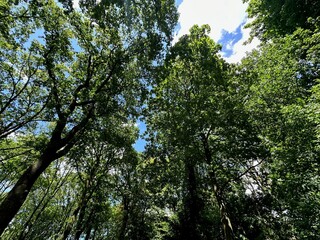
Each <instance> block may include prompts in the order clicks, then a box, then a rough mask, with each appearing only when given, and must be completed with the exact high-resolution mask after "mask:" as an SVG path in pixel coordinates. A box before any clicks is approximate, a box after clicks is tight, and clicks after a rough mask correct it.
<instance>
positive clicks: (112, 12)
mask: <svg viewBox="0 0 320 240" xmlns="http://www.w3.org/2000/svg"><path fill="white" fill-rule="evenodd" d="M82 4H83V7H82V8H81V9H80V10H72V9H67V8H64V7H63V6H61V4H58V3H57V2H55V1H49V2H47V1H31V2H29V3H19V2H17V5H8V4H6V5H5V8H1V9H4V12H3V13H2V15H3V16H4V17H3V18H2V19H4V20H2V21H7V18H12V15H10V14H9V15H7V14H6V13H7V12H8V11H9V12H11V13H16V12H26V13H28V14H30V15H28V21H27V24H22V23H24V22H23V21H24V19H25V18H24V16H20V17H19V18H17V19H15V21H14V24H13V25H9V27H10V30H11V31H12V32H13V36H12V38H11V39H12V41H14V43H13V44H9V45H3V44H2V46H1V52H4V53H5V55H4V56H5V59H2V60H1V63H2V65H3V68H4V70H5V72H4V74H2V75H1V82H2V90H1V95H2V97H1V98H2V99H5V101H4V107H3V109H4V110H3V111H2V116H1V121H2V122H1V125H2V126H5V128H4V129H5V130H4V131H2V133H4V136H8V134H10V133H13V132H15V131H16V130H18V129H20V130H21V132H22V133H23V134H25V133H26V132H27V130H28V127H29V125H30V124H31V123H33V124H34V125H33V126H32V127H33V128H32V129H31V131H32V132H33V133H34V134H38V133H39V132H42V133H44V135H45V136H46V139H44V141H43V142H41V144H39V145H40V146H39V148H40V153H39V156H38V159H37V160H36V161H35V162H34V163H33V164H31V165H29V167H28V168H27V169H26V170H25V172H24V173H23V174H22V175H21V177H20V178H19V179H18V181H17V183H16V184H15V185H14V186H13V187H12V189H11V190H10V192H9V193H8V194H7V196H6V198H5V199H4V200H3V201H2V203H1V205H0V215H1V216H2V217H1V220H0V232H1V233H2V232H3V231H4V229H5V228H6V227H7V226H8V224H9V222H10V221H11V220H12V218H13V217H14V216H15V214H16V213H17V212H18V210H19V209H20V207H21V205H22V204H23V203H24V201H25V199H26V197H27V196H28V194H29V192H30V190H31V188H32V186H33V185H34V183H35V181H36V180H37V179H38V178H39V176H40V175H41V174H42V173H43V172H44V171H45V169H46V168H48V166H49V165H50V164H51V163H52V162H54V161H55V160H56V159H58V158H60V157H62V156H64V155H66V154H67V153H68V152H69V151H70V149H72V148H73V147H74V145H75V144H76V143H77V142H78V140H79V139H80V138H81V136H82V134H83V133H84V131H85V129H86V127H87V125H88V124H89V123H94V124H99V121H100V120H99V119H101V118H102V117H103V118H108V117H116V116H117V114H116V113H117V112H119V111H124V112H125V113H126V115H125V116H129V115H130V114H134V112H132V111H131V110H135V106H136V105H135V104H136V102H137V101H136V100H135V99H139V97H141V92H142V91H143V83H142V81H140V80H139V79H141V77H147V75H146V73H147V72H146V71H147V70H149V69H150V66H151V63H152V60H154V59H156V57H157V56H159V55H158V53H159V52H160V51H161V50H162V49H163V46H164V45H165V43H166V42H168V40H170V37H171V31H172V28H173V26H174V25H175V21H176V18H177V15H176V12H175V7H174V2H173V1H170V2H166V3H164V2H162V1H157V0H156V1H139V2H135V3H133V2H131V3H127V4H126V5H123V4H121V3H119V2H114V3H109V2H108V3H106V2H103V3H94V4H92V3H91V2H84V1H83V2H82ZM150 4H152V5H154V6H155V8H150ZM146 6H148V7H146ZM141 9H143V14H142V11H141ZM146 10H147V11H146ZM157 10H159V11H157ZM37 33H39V35H40V36H41V38H36V39H33V36H32V34H37ZM1 40H2V39H1ZM2 43H3V41H2ZM18 46H22V47H18ZM142 52H143V53H144V54H141V53H142ZM24 66H27V67H24ZM33 86H36V88H35V89H34V92H33V91H31V89H32V87H33ZM37 89H39V91H40V92H39V93H38V92H37V91H38V90H37ZM15 101H16V102H17V103H18V104H19V105H15V104H13V105H12V103H13V102H15ZM12 106H14V107H17V108H19V109H21V114H20V115H17V117H18V118H14V119H13V120H12V119H11V118H10V114H12V112H11V111H12V110H13V109H12ZM20 116H21V117H20ZM119 117H120V118H121V117H122V116H119ZM8 121H9V122H8ZM10 121H11V122H10ZM12 123H13V124H12ZM12 125H13V126H16V127H14V128H9V127H10V126H12ZM8 126H9V127H8ZM30 126H31V125H30ZM42 129H44V130H42Z"/></svg>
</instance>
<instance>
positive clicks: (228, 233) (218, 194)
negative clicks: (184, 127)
mask: <svg viewBox="0 0 320 240" xmlns="http://www.w3.org/2000/svg"><path fill="white" fill-rule="evenodd" d="M202 143H203V148H204V154H205V158H206V162H207V164H209V165H211V164H212V155H211V151H210V148H209V144H208V139H207V138H206V137H205V136H203V137H202ZM209 176H210V180H211V184H212V187H213V190H214V195H215V198H216V200H217V203H218V206H219V210H220V218H221V223H222V226H223V232H224V237H225V239H226V240H233V239H234V233H233V228H232V223H231V220H230V217H229V214H228V209H227V206H226V202H225V200H224V197H223V189H221V187H220V186H219V183H218V181H217V176H216V174H215V172H214V170H211V171H210V172H209Z"/></svg>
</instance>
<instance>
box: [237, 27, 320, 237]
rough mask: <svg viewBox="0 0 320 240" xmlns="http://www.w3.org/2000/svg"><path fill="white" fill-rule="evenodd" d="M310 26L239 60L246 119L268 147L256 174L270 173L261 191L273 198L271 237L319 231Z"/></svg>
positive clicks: (314, 34) (314, 40) (314, 33)
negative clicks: (265, 159)
mask: <svg viewBox="0 0 320 240" xmlns="http://www.w3.org/2000/svg"><path fill="white" fill-rule="evenodd" d="M313 29H316V30H310V29H298V30H296V31H295V32H294V33H293V34H292V35H288V36H286V37H284V38H277V39H274V40H273V42H270V43H267V44H264V45H263V47H262V48H261V50H259V51H255V52H253V53H252V54H251V55H249V56H248V57H247V58H246V59H244V60H243V62H242V64H241V67H242V69H243V73H241V74H240V75H241V79H242V82H246V83H247V84H248V86H249V88H248V90H249V91H247V94H248V97H247V100H246V103H245V105H246V109H247V111H249V112H250V116H249V117H250V122H251V123H252V124H253V125H255V126H257V129H259V135H260V138H261V141H262V143H263V144H264V145H265V147H266V149H268V151H269V152H270V157H269V160H268V161H267V162H266V164H265V165H264V168H265V170H266V171H265V173H264V174H262V173H260V174H259V175H260V176H263V175H264V177H263V178H266V179H268V181H267V182H265V184H263V187H264V194H263V195H264V196H268V198H269V199H270V202H272V204H271V206H269V207H268V208H269V209H270V213H269V216H265V219H268V218H269V219H271V220H270V222H273V223H275V222H277V223H278V226H271V227H270V229H272V231H269V234H271V233H270V232H273V233H272V234H271V235H270V237H272V238H276V237H277V236H280V235H281V236H282V237H284V236H285V237H286V238H293V237H295V238H299V239H316V235H317V230H316V229H317V228H318V222H319V219H318V215H319V214H318V212H319V208H318V207H317V203H318V202H319V198H318V197H317V195H316V194H315V193H316V192H318V191H319V188H318V186H319V184H318V183H319V179H318V177H317V176H318V162H319V161H318V160H319V158H318V151H319V150H318V143H317V128H318V125H317V120H316V119H317V117H315V115H317V114H315V111H316V110H315V108H313V107H311V106H315V105H314V104H315V102H314V101H315V99H316V95H317V93H316V92H317V90H316V89H318V80H317V78H318V67H317V66H318V63H319V59H318V57H316V53H317V51H318V50H317V49H318V48H319V40H318V36H319V32H318V31H319V30H318V29H319V28H318V27H317V25H315V26H313ZM240 72H241V71H240ZM240 75H239V76H240ZM310 107H311V108H312V109H313V110H310ZM310 206H312V211H309V209H310V208H309V207H310ZM272 212H273V214H272ZM298 216H299V217H298Z"/></svg>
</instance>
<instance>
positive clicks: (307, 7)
mask: <svg viewBox="0 0 320 240" xmlns="http://www.w3.org/2000/svg"><path fill="white" fill-rule="evenodd" d="M243 2H248V4H249V5H248V8H247V12H248V16H249V18H253V21H252V22H251V23H250V24H248V25H247V27H250V28H251V36H252V37H254V36H255V37H258V38H260V39H261V40H268V39H270V38H277V37H281V36H284V35H286V34H292V33H293V32H294V31H295V30H297V29H298V28H304V29H308V28H310V27H312V24H311V23H310V21H309V18H313V19H314V20H315V19H316V18H317V17H319V16H320V10H319V9H320V3H319V1H317V0H309V1H304V0H298V1H294V0H279V1H278V0H272V1H270V0H268V1H267V0H244V1H243Z"/></svg>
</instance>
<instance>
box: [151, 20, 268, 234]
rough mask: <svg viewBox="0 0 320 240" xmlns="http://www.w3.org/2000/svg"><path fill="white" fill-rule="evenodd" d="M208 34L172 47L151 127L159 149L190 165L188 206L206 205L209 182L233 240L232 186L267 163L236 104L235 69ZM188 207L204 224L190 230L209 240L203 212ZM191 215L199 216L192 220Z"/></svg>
mask: <svg viewBox="0 0 320 240" xmlns="http://www.w3.org/2000/svg"><path fill="white" fill-rule="evenodd" d="M208 31H209V27H208V26H203V27H198V26H194V27H193V28H192V29H191V30H190V34H189V35H185V36H183V37H182V38H181V39H180V40H179V41H178V43H176V45H174V46H173V47H172V49H171V51H170V54H169V55H168V56H167V58H166V61H165V64H164V67H163V68H161V70H159V72H160V73H159V75H158V78H157V81H156V82H155V86H154V98H152V99H151V101H150V102H149V109H148V111H149V114H150V115H148V117H149V118H148V119H147V123H148V124H149V128H150V133H149V135H150V140H151V144H153V146H154V148H163V149H164V152H163V153H162V154H165V156H164V157H167V158H168V159H169V160H170V161H171V160H172V161H177V159H180V161H182V162H183V164H184V168H185V170H186V175H185V187H186V191H188V194H186V197H187V198H186V201H185V203H186V204H187V205H188V204H189V203H190V204H196V202H199V199H202V200H200V202H201V201H202V204H204V202H205V201H204V198H201V197H200V198H199V196H200V195H201V194H200V195H199V193H200V192H201V190H200V191H199V190H197V188H199V185H198V184H199V183H197V182H201V180H200V181H199V179H204V178H206V179H207V180H208V181H209V182H210V189H211V190H212V191H213V193H214V199H215V203H216V204H217V206H218V207H217V208H218V209H219V214H220V218H221V223H222V228H223V229H224V235H225V238H226V239H233V238H234V237H235V234H238V233H237V227H236V226H233V224H232V219H231V215H230V214H231V212H230V209H229V203H228V198H229V194H231V193H232V184H233V183H236V182H237V181H238V180H239V176H240V175H241V174H242V172H241V170H242V169H243V168H244V169H243V171H245V170H246V167H247V164H248V161H249V160H252V159H257V160H258V159H259V158H262V157H263V154H264V151H263V150H262V149H261V147H260V143H259V139H258V138H257V137H256V135H255V130H254V128H252V127H251V125H250V124H249V123H248V122H247V121H246V115H245V114H246V113H245V111H244V106H243V105H241V101H239V99H237V98H231V96H234V94H235V93H236V92H237V90H238V86H237V85H235V84H233V82H232V74H233V73H232V71H231V67H230V66H228V65H227V63H225V62H224V61H223V60H222V59H221V57H220V56H219V55H218V54H217V53H218V51H219V50H220V46H219V45H217V44H216V43H214V41H213V40H211V39H210V38H209V37H208V36H207V32H208ZM241 114H242V115H241ZM239 116H241V117H239ZM151 146H152V145H151ZM248 165H249V164H248ZM188 198H189V200H188ZM191 199H192V200H191ZM187 205H186V206H185V207H186V208H188V209H189V210H195V209H198V210H197V211H198V212H194V213H192V212H189V213H188V214H186V215H185V216H187V218H188V219H190V220H191V221H193V220H194V221H198V222H196V223H192V222H190V224H191V225H193V228H192V229H195V231H198V233H194V237H195V238H197V239H200V236H202V237H203V236H204V235H203V234H204V229H203V224H201V220H200V219H201V217H203V215H201V212H202V210H201V207H199V206H200V205H197V206H196V207H195V206H194V205H192V206H191V207H190V206H189V207H188V206H187ZM189 214H192V215H193V216H192V217H190V218H189V217H188V216H189ZM199 214H200V215H199ZM197 216H200V217H197ZM193 218H194V219H193ZM197 219H198V220H197ZM184 225H185V226H187V225H186V223H185V222H184ZM191 225H190V226H191ZM195 226H197V227H195ZM187 228H188V227H187ZM189 229H191V227H189ZM201 229H202V230H201ZM208 238H209V239H210V237H208Z"/></svg>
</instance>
